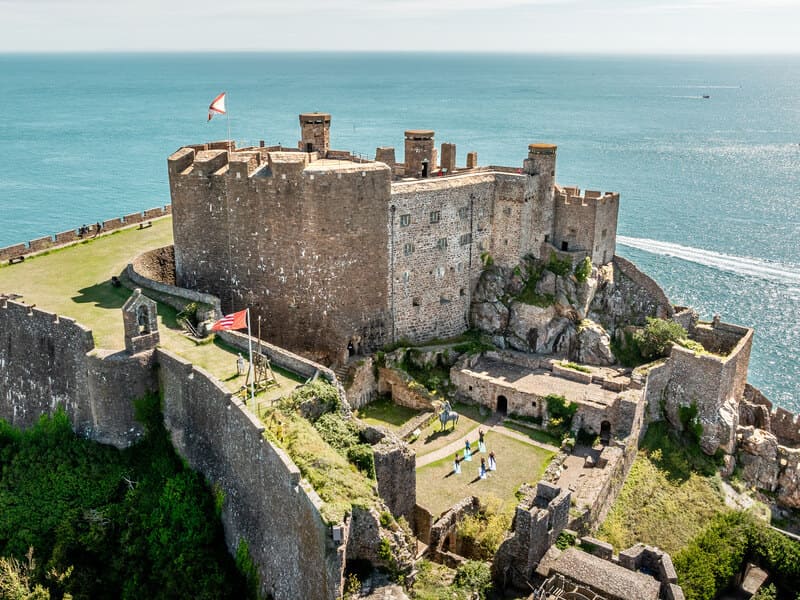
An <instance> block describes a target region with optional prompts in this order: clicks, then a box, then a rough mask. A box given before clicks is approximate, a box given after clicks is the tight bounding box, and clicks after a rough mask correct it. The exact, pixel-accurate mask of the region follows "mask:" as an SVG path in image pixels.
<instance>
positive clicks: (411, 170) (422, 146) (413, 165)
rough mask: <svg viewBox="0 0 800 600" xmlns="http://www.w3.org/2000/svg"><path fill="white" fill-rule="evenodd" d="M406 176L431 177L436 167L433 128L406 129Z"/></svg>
mask: <svg viewBox="0 0 800 600" xmlns="http://www.w3.org/2000/svg"><path fill="white" fill-rule="evenodd" d="M405 159H406V177H430V175H431V171H433V170H434V169H435V168H436V144H435V142H434V140H433V130H431V129H409V130H408V131H406V156H405Z"/></svg>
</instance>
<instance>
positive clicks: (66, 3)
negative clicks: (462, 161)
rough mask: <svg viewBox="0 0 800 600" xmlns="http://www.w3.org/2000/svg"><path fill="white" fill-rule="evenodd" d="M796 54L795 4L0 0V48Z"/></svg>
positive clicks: (799, 15) (798, 3)
mask: <svg viewBox="0 0 800 600" xmlns="http://www.w3.org/2000/svg"><path fill="white" fill-rule="evenodd" d="M98 50H99V51H102V50H122V51H125V50H137V51H138V50H144V51H157V50H183V51H202V50H437V51H447V50H453V51H456V50H458V51H460V50H473V51H481V52H485V51H498V52H592V53H614V52H655V53H756V52H757V53H762V52H780V53H783V52H792V53H797V52H800V0H371V1H369V0H286V1H276V0H217V1H215V2H203V1H200V0H193V1H190V0H136V1H133V0H0V52H15V51H23V52H30V51H98Z"/></svg>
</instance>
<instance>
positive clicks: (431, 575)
mask: <svg viewBox="0 0 800 600" xmlns="http://www.w3.org/2000/svg"><path fill="white" fill-rule="evenodd" d="M491 593H492V577H491V570H490V568H489V564H488V563H483V562H477V561H467V562H466V563H464V564H463V565H461V566H460V567H458V569H457V570H456V571H455V572H454V571H453V570H452V569H449V568H448V567H446V566H444V565H439V564H436V563H432V562H428V561H427V560H422V561H420V562H419V563H418V564H417V576H416V578H415V580H414V587H413V588H412V590H411V596H412V598H414V599H415V600H473V599H474V598H476V597H477V598H479V599H480V600H486V598H490V597H491Z"/></svg>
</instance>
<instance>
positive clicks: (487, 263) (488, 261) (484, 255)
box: [481, 250, 494, 268]
mask: <svg viewBox="0 0 800 600" xmlns="http://www.w3.org/2000/svg"><path fill="white" fill-rule="evenodd" d="M481 262H482V263H483V266H484V268H489V267H491V266H492V265H493V264H494V259H493V258H492V255H491V254H489V253H488V252H487V251H485V250H484V251H483V252H481Z"/></svg>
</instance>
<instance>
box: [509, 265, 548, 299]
mask: <svg viewBox="0 0 800 600" xmlns="http://www.w3.org/2000/svg"><path fill="white" fill-rule="evenodd" d="M525 271H526V274H525V277H524V285H523V286H522V289H521V290H520V291H519V293H518V294H517V295H516V296H515V297H514V299H515V300H517V301H518V302H522V303H523V304H530V305H532V306H538V307H540V308H547V307H548V306H552V305H553V304H555V302H556V297H555V296H554V295H553V294H540V293H539V292H537V291H536V286H537V284H538V283H539V280H540V279H541V278H542V273H543V272H544V267H542V266H541V265H538V264H536V263H528V264H527V266H526V269H525Z"/></svg>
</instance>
